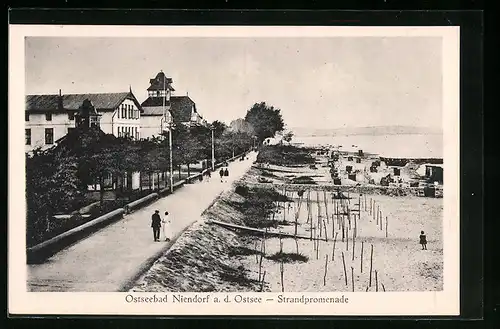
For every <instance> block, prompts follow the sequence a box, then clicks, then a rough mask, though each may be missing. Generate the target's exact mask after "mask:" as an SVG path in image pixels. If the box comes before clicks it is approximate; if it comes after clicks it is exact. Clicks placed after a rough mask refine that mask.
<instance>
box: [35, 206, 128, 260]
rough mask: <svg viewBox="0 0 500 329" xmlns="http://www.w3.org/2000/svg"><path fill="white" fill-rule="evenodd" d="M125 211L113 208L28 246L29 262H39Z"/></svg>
mask: <svg viewBox="0 0 500 329" xmlns="http://www.w3.org/2000/svg"><path fill="white" fill-rule="evenodd" d="M124 213H125V210H124V209H123V208H119V209H116V210H113V211H111V212H109V213H107V214H105V215H102V216H100V217H97V218H96V219H93V220H91V221H89V222H87V223H85V224H82V225H80V226H77V227H75V228H72V229H71V230H68V231H66V232H64V233H62V234H59V235H57V236H55V237H53V238H51V239H49V240H46V241H44V242H42V243H39V244H37V245H35V246H33V247H30V248H27V259H28V263H33V262H37V261H40V260H43V259H45V258H47V257H50V256H52V255H53V254H55V253H56V252H58V251H60V250H61V249H63V248H65V247H67V246H69V245H71V244H73V243H75V242H77V241H79V240H81V239H82V238H84V237H86V236H88V235H90V234H91V233H93V232H95V231H96V230H97V229H99V228H102V227H104V226H106V225H108V224H110V223H111V222H112V221H114V220H116V219H118V218H121V217H122V215H123V214H124Z"/></svg>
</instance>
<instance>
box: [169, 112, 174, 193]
mask: <svg viewBox="0 0 500 329" xmlns="http://www.w3.org/2000/svg"><path fill="white" fill-rule="evenodd" d="M170 117H171V119H170V121H169V122H168V145H169V148H170V156H169V158H170V175H169V176H170V193H174V166H173V161H172V153H173V152H172V129H173V127H174V125H173V122H172V116H170Z"/></svg>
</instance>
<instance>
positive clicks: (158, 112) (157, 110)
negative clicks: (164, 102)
mask: <svg viewBox="0 0 500 329" xmlns="http://www.w3.org/2000/svg"><path fill="white" fill-rule="evenodd" d="M142 109H143V110H144V112H143V113H142V114H141V116H143V117H147V116H163V106H146V107H143V108H142Z"/></svg>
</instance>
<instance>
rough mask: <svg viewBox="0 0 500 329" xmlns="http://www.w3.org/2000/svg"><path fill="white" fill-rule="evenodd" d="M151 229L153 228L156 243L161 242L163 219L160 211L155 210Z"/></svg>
mask: <svg viewBox="0 0 500 329" xmlns="http://www.w3.org/2000/svg"><path fill="white" fill-rule="evenodd" d="M151 227H152V228H153V237H154V240H155V242H156V241H160V228H161V218H160V211H158V210H155V213H154V214H153V216H151Z"/></svg>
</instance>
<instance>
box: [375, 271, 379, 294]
mask: <svg viewBox="0 0 500 329" xmlns="http://www.w3.org/2000/svg"><path fill="white" fill-rule="evenodd" d="M375 291H376V292H378V276H377V270H375Z"/></svg>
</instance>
